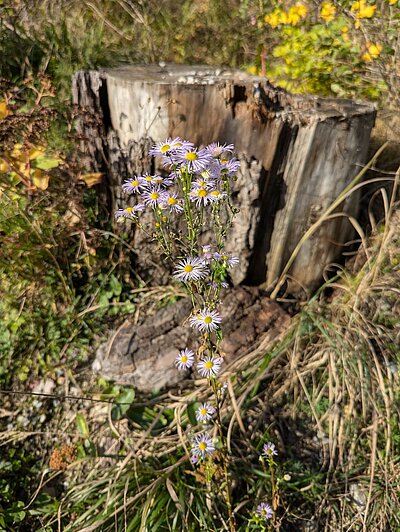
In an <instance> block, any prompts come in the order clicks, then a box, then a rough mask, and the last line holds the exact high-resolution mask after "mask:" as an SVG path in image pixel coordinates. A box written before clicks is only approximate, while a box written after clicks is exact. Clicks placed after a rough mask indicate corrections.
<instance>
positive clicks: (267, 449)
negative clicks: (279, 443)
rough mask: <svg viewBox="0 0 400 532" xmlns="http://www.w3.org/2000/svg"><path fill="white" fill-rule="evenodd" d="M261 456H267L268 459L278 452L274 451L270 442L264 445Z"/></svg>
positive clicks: (273, 445)
mask: <svg viewBox="0 0 400 532" xmlns="http://www.w3.org/2000/svg"><path fill="white" fill-rule="evenodd" d="M262 454H263V456H268V457H272V456H274V455H277V454H278V451H277V450H276V449H275V444H274V443H271V442H268V443H264V447H263V451H262Z"/></svg>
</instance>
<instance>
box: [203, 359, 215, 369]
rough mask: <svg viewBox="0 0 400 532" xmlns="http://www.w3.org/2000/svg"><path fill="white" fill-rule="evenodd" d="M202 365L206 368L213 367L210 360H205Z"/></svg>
mask: <svg viewBox="0 0 400 532" xmlns="http://www.w3.org/2000/svg"><path fill="white" fill-rule="evenodd" d="M204 365H205V367H206V369H212V368H213V367H214V362H212V360H207V362H206V363H205V364H204Z"/></svg>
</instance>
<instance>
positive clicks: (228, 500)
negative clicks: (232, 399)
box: [210, 378, 236, 532]
mask: <svg viewBox="0 0 400 532" xmlns="http://www.w3.org/2000/svg"><path fill="white" fill-rule="evenodd" d="M210 382H211V387H212V389H213V392H214V395H215V403H216V413H217V426H218V432H219V436H220V439H221V445H222V459H223V464H224V465H223V467H224V476H225V485H226V505H227V507H228V514H229V528H230V532H235V531H236V523H235V517H234V515H233V511H232V498H231V490H230V486H229V468H228V449H227V445H226V438H225V435H224V431H223V429H222V422H221V413H220V406H219V398H218V390H217V385H216V381H215V379H214V378H212V379H210Z"/></svg>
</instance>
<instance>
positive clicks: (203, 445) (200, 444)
mask: <svg viewBox="0 0 400 532" xmlns="http://www.w3.org/2000/svg"><path fill="white" fill-rule="evenodd" d="M213 451H215V447H214V445H213V442H212V439H211V437H210V436H209V435H208V434H206V433H205V432H202V433H201V434H197V436H196V437H195V439H194V440H193V442H192V455H193V456H196V457H197V458H205V456H206V455H207V454H211V453H212V452H213Z"/></svg>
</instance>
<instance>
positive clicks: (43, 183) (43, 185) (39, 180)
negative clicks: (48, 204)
mask: <svg viewBox="0 0 400 532" xmlns="http://www.w3.org/2000/svg"><path fill="white" fill-rule="evenodd" d="M49 179H50V176H49V174H46V173H45V172H43V170H34V171H33V172H32V182H33V184H34V185H35V187H37V188H40V190H46V189H47V187H48V186H49Z"/></svg>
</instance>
